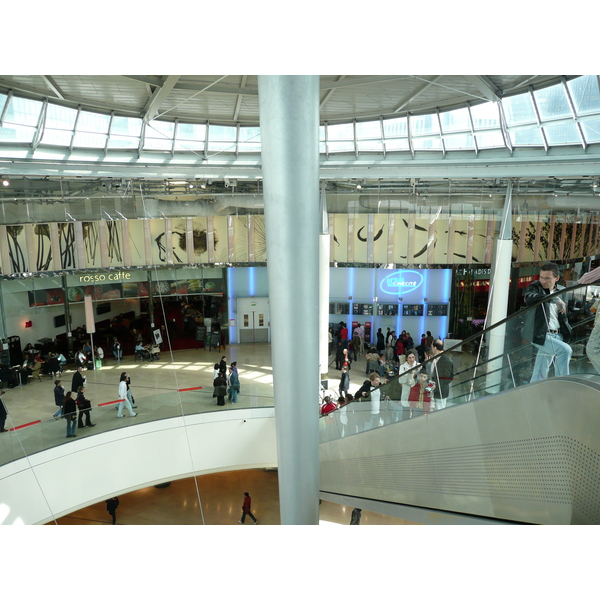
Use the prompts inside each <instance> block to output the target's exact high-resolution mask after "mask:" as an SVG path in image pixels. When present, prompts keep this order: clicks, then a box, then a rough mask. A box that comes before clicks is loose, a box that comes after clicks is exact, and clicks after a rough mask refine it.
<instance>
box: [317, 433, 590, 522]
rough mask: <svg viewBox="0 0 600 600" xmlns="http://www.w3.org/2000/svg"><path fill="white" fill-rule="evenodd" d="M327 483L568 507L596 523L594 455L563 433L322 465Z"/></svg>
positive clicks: (400, 494)
mask: <svg viewBox="0 0 600 600" xmlns="http://www.w3.org/2000/svg"><path fill="white" fill-rule="evenodd" d="M321 472H322V478H323V479H324V480H326V481H330V482H332V483H334V485H335V486H338V485H340V486H345V485H346V486H364V487H366V488H371V489H374V488H375V489H385V490H391V491H396V492H398V494H399V497H401V496H402V493H404V492H412V493H417V494H432V493H433V494H443V495H452V496H479V497H481V498H492V499H503V500H509V501H533V502H543V503H551V504H552V503H553V504H562V505H571V506H572V512H573V514H574V515H579V516H578V517H576V520H577V521H580V522H581V521H584V522H586V523H594V524H597V523H600V503H599V502H598V498H600V454H598V453H597V452H595V451H593V450H591V449H590V448H588V447H587V446H585V445H584V444H582V443H581V442H578V441H577V440H575V439H572V438H569V437H566V436H551V437H543V438H533V439H525V440H518V441H510V442H498V443H492V444H485V445H481V446H465V447H459V448H450V449H443V450H430V451H422V452H408V453H402V454H391V455H386V456H373V457H365V458H354V459H343V460H340V461H324V462H322V463H321Z"/></svg>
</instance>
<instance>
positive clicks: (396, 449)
mask: <svg viewBox="0 0 600 600" xmlns="http://www.w3.org/2000/svg"><path fill="white" fill-rule="evenodd" d="M598 292H600V287H597V286H594V285H587V286H582V285H578V286H574V287H570V288H567V289H565V290H563V291H562V292H560V293H557V294H553V295H551V296H549V297H547V298H546V299H545V300H544V301H541V302H538V303H536V304H534V305H532V306H529V307H528V308H526V309H525V310H521V311H519V312H518V313H517V314H515V315H512V316H510V317H509V318H507V319H505V320H503V321H501V322H499V323H497V324H496V325H494V326H493V327H491V328H488V329H486V330H484V331H482V332H481V333H479V334H477V335H476V336H472V337H471V338H469V339H467V340H465V341H464V343H463V345H462V347H461V348H459V349H454V348H453V349H452V350H447V351H446V352H444V353H443V354H445V355H447V356H449V357H450V358H451V360H452V362H453V364H454V377H453V379H452V381H451V383H450V391H449V394H448V399H447V401H446V403H445V407H444V408H442V405H443V403H442V402H439V401H438V402H437V405H436V403H435V400H434V401H433V402H430V403H427V402H426V401H423V400H424V399H425V398H426V397H427V394H426V393H424V392H421V394H420V398H419V394H416V393H414V394H413V395H412V397H411V398H412V401H411V402H408V394H407V391H410V389H413V388H414V386H412V387H411V386H410V385H408V384H407V383H406V381H407V380H409V383H411V382H416V383H415V385H416V386H419V387H418V388H415V389H418V390H419V391H421V389H422V388H421V385H420V383H418V376H417V380H415V379H414V377H415V375H416V374H417V373H418V372H419V371H420V370H423V369H425V370H427V368H428V367H429V374H428V377H426V378H425V377H423V379H424V384H423V387H425V386H426V385H430V383H431V382H433V383H434V384H436V385H437V386H440V387H442V385H443V382H440V380H439V379H438V378H437V377H436V367H435V365H434V363H435V362H437V361H436V360H435V359H429V360H428V361H426V362H425V363H423V364H422V365H420V366H419V367H416V368H414V369H412V370H411V371H407V374H408V376H407V375H404V376H403V377H399V376H394V377H391V378H390V379H389V381H388V382H387V383H384V384H382V385H381V386H380V390H381V392H380V400H379V402H376V394H375V400H373V399H372V398H371V396H367V397H366V398H363V399H362V401H354V402H351V403H349V404H348V405H347V406H346V407H344V408H341V409H340V408H338V409H337V410H335V411H333V412H331V413H329V414H328V415H326V416H323V417H322V418H321V420H320V436H321V440H320V441H321V443H320V495H321V498H323V499H327V500H330V501H334V502H339V503H342V504H346V505H349V506H353V507H357V508H365V509H368V510H377V511H379V512H382V513H384V514H391V515H393V516H400V515H410V514H412V515H417V516H416V517H415V516H412V517H410V516H405V518H409V519H411V518H412V519H413V520H419V516H418V515H420V516H421V517H424V518H421V520H420V522H445V523H450V522H457V523H466V522H475V523H484V522H489V523H530V524H596V523H599V522H600V434H599V432H600V376H599V375H598V374H597V373H596V370H595V369H594V367H593V364H592V362H591V361H590V360H589V356H588V354H587V352H586V350H587V351H589V352H590V354H592V346H593V347H594V348H595V346H596V344H595V343H594V340H595V337H596V333H597V331H595V324H594V321H595V315H594V314H593V312H591V308H592V306H593V305H594V304H595V297H596V296H597V294H598ZM556 297H560V298H561V299H563V301H564V302H565V305H566V306H567V307H569V312H570V314H569V320H570V321H571V324H572V332H571V337H570V340H569V348H570V349H571V352H572V353H571V356H570V360H569V362H568V365H569V366H568V374H564V373H563V374H560V376H557V375H556V371H557V370H558V371H560V369H561V367H560V365H557V358H556V356H554V355H553V353H552V352H545V351H544V350H543V349H540V348H539V347H537V346H535V345H533V344H532V343H531V341H527V340H525V339H524V337H523V336H525V337H532V336H531V335H528V334H527V329H528V323H531V322H532V319H533V317H534V315H535V314H543V315H544V318H545V319H546V322H547V319H548V318H549V316H550V315H551V310H552V309H551V308H550V304H549V303H550V302H553V303H555V298H556ZM536 311H541V313H540V312H537V313H536ZM598 321H599V323H600V317H599V318H598ZM598 328H600V324H599V325H598ZM593 332H594V333H593ZM591 334H592V335H593V336H594V337H593V339H592V344H589V343H588V342H589V339H590V335H591ZM550 337H552V336H550ZM498 339H500V340H501V343H500V344H499V343H498ZM473 348H475V349H476V350H475V351H472V349H473ZM557 351H558V348H557ZM486 354H490V355H491V356H486ZM540 364H541V365H542V372H543V374H544V375H545V368H546V366H548V365H549V367H548V372H547V376H546V377H545V378H542V379H540V380H538V381H534V382H530V380H531V376H532V373H534V372H535V369H536V365H537V367H538V372H539V367H540ZM410 377H413V379H409V378H410ZM436 379H437V381H436ZM403 381H404V382H405V383H404V387H403V385H402V383H403ZM377 404H378V405H379V407H378V412H376V411H377ZM428 404H429V405H430V406H428ZM430 407H432V408H433V410H428V409H429V408H430ZM372 413H374V414H372ZM417 513H418V514H417Z"/></svg>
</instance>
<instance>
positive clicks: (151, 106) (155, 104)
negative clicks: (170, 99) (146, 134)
mask: <svg viewBox="0 0 600 600" xmlns="http://www.w3.org/2000/svg"><path fill="white" fill-rule="evenodd" d="M180 77H181V76H180V75H168V76H167V77H165V78H163V81H162V85H161V86H160V87H157V88H156V89H155V90H154V92H153V93H152V96H151V97H150V98H149V99H148V102H147V103H146V106H144V109H143V110H142V120H143V121H144V122H145V123H148V122H149V121H152V119H154V117H156V115H157V114H158V111H159V109H160V107H161V106H162V105H163V103H164V101H165V100H166V99H167V96H168V95H169V94H170V93H171V91H172V90H173V88H174V87H175V84H176V83H177V81H178V80H179V78H180Z"/></svg>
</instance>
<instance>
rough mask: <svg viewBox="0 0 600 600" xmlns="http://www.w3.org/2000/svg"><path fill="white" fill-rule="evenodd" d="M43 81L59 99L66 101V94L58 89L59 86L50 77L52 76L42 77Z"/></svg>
mask: <svg viewBox="0 0 600 600" xmlns="http://www.w3.org/2000/svg"><path fill="white" fill-rule="evenodd" d="M42 79H43V80H44V83H45V84H46V85H47V86H48V88H49V89H50V90H51V91H52V92H53V93H54V94H56V97H57V98H60V99H61V100H64V99H65V94H64V92H63V91H62V90H61V89H60V88H59V87H58V85H57V84H56V82H55V81H54V79H52V77H50V75H42Z"/></svg>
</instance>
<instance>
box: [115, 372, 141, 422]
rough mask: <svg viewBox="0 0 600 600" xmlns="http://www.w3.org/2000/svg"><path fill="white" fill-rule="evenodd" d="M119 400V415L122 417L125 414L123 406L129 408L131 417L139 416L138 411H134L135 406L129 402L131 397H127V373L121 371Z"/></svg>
mask: <svg viewBox="0 0 600 600" xmlns="http://www.w3.org/2000/svg"><path fill="white" fill-rule="evenodd" d="M119 400H121V402H119V404H118V412H117V417H118V418H119V419H120V418H121V417H122V416H123V407H125V408H126V409H127V411H128V412H129V416H130V417H137V415H138V414H137V413H136V412H133V408H132V406H131V402H129V398H128V397H127V373H125V372H123V373H121V379H120V381H119Z"/></svg>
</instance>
